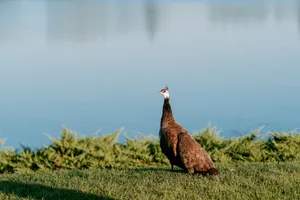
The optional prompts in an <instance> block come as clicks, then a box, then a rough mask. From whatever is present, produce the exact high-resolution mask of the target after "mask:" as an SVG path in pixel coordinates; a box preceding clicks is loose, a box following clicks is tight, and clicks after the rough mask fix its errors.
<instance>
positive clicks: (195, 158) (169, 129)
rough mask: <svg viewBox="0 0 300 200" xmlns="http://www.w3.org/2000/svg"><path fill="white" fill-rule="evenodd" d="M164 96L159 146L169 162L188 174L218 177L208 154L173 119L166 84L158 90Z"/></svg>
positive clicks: (172, 166)
mask: <svg viewBox="0 0 300 200" xmlns="http://www.w3.org/2000/svg"><path fill="white" fill-rule="evenodd" d="M160 94H162V95H163V96H164V104H163V109H162V116H161V122H160V129H159V140H160V147H161V151H162V152H163V154H164V155H165V156H166V157H167V158H168V160H169V161H170V164H171V171H174V165H175V166H178V167H180V168H182V169H184V171H185V172H187V173H189V174H202V175H212V176H214V177H217V179H218V177H219V171H218V169H216V167H215V165H214V163H213V161H212V159H211V157H210V155H209V154H208V153H207V152H206V151H205V150H204V149H203V148H202V147H201V146H200V144H199V143H198V142H197V141H196V140H195V139H194V138H193V137H192V135H190V134H189V132H188V131H187V130H186V129H185V128H184V127H183V126H181V125H180V124H179V123H178V122H177V121H176V120H175V119H174V116H173V113H172V108H171V105H170V94H169V89H168V86H167V85H166V87H165V88H163V89H161V90H160Z"/></svg>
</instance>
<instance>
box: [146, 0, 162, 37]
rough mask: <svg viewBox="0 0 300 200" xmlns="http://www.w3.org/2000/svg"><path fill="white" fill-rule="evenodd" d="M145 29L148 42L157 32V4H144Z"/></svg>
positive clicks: (151, 2)
mask: <svg viewBox="0 0 300 200" xmlns="http://www.w3.org/2000/svg"><path fill="white" fill-rule="evenodd" d="M145 10H146V11H145V14H146V27H147V32H148V34H149V38H150V40H153V39H154V37H155V33H156V32H157V31H158V24H159V20H160V19H159V7H158V4H157V2H154V1H150V2H147V3H145Z"/></svg>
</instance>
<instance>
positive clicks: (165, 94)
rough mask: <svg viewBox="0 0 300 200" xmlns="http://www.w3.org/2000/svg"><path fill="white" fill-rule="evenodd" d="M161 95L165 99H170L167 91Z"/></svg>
mask: <svg viewBox="0 0 300 200" xmlns="http://www.w3.org/2000/svg"><path fill="white" fill-rule="evenodd" d="M160 93H161V94H162V95H163V96H164V98H165V99H167V98H169V92H168V91H167V90H166V91H163V92H160Z"/></svg>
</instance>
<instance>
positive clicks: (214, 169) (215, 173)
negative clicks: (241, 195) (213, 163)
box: [207, 168, 219, 176]
mask: <svg viewBox="0 0 300 200" xmlns="http://www.w3.org/2000/svg"><path fill="white" fill-rule="evenodd" d="M207 173H208V174H209V175H212V176H217V175H219V171H218V170H217V169H216V168H210V169H209V170H207Z"/></svg>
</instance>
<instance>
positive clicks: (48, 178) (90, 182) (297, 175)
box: [0, 162, 300, 200]
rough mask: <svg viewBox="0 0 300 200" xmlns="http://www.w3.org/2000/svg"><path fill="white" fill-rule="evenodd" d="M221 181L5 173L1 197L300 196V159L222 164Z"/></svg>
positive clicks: (150, 172)
mask: <svg viewBox="0 0 300 200" xmlns="http://www.w3.org/2000/svg"><path fill="white" fill-rule="evenodd" d="M217 167H218V168H219V169H220V172H221V176H220V181H219V182H217V181H216V180H214V179H211V178H205V177H201V176H198V175H189V174H186V173H182V171H181V170H179V169H177V171H175V172H171V171H170V168H169V167H167V168H165V167H164V168H150V167H149V168H132V169H122V168H113V169H84V170H62V171H54V172H36V173H29V174H11V175H8V174H4V175H0V199H44V200H50V199H57V200H59V199H72V200H74V199H143V200H144V199H205V200H208V199H264V200H266V199H272V200H274V199H299V198H300V163H299V162H285V163H277V164H275V163H245V162H244V163H231V164H219V163H217Z"/></svg>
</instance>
